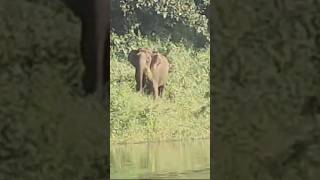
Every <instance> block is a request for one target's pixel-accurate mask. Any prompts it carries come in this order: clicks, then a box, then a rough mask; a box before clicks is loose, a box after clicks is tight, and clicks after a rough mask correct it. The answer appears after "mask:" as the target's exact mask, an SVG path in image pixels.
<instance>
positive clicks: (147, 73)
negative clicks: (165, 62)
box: [128, 48, 153, 93]
mask: <svg viewBox="0 0 320 180" xmlns="http://www.w3.org/2000/svg"><path fill="white" fill-rule="evenodd" d="M152 58H153V52H152V51H151V50H149V49H145V48H140V49H138V50H132V51H131V52H130V53H129V55H128V60H129V62H130V63H131V64H132V65H133V66H134V67H135V69H136V73H135V78H136V82H137V85H136V90H137V91H140V92H141V93H143V89H144V87H145V85H146V78H148V79H153V77H152V73H151V70H150V64H151V62H152Z"/></svg>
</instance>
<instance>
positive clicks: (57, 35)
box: [0, 0, 209, 180]
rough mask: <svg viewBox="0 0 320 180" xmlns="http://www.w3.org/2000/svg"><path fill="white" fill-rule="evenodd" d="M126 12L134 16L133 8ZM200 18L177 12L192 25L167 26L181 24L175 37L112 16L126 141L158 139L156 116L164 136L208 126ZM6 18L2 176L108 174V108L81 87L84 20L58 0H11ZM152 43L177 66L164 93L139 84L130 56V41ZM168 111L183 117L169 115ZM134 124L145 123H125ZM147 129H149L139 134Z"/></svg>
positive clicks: (1, 16) (1, 37) (0, 6)
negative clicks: (137, 88) (156, 96)
mask: <svg viewBox="0 0 320 180" xmlns="http://www.w3.org/2000/svg"><path fill="white" fill-rule="evenodd" d="M119 2H120V1H119ZM123 2H124V1H123ZM123 2H122V1H121V3H122V4H121V6H120V5H119V4H118V5H117V3H116V2H115V1H113V6H112V9H113V11H112V13H116V12H114V10H115V11H117V10H118V12H119V13H121V12H122V11H120V7H123ZM128 2H129V1H128ZM131 2H133V1H130V3H131ZM137 2H139V3H143V2H140V1H137ZM202 4H203V5H202V6H199V7H204V5H205V3H202ZM132 5H133V4H132ZM153 5H155V4H154V3H153ZM131 7H133V6H131ZM171 8H174V6H172V5H171ZM161 11H162V10H161ZM168 11H169V10H168ZM170 11H171V10H170ZM201 11H202V10H201ZM135 12H140V11H139V8H137V9H136V11H135ZM141 12H144V11H141ZM146 12H147V11H146ZM117 17H119V18H123V19H127V20H128V21H130V23H131V22H132V23H133V24H134V21H132V20H130V18H128V17H127V16H126V17H124V16H117ZM130 17H132V18H134V17H135V16H132V15H130ZM175 17H176V15H175ZM158 18H159V20H161V18H160V17H158ZM162 20H163V22H162V23H169V22H167V20H168V19H164V18H162ZM139 21H140V20H139ZM139 21H138V22H139ZM196 21H198V20H190V19H189V20H187V21H183V22H182V21H177V22H176V23H177V26H174V27H173V28H177V29H179V28H180V30H186V32H184V31H181V34H180V37H179V36H176V35H175V34H174V33H176V34H179V31H178V30H174V31H173V29H168V31H167V32H172V33H173V34H172V35H171V38H172V40H170V41H167V40H166V39H164V38H169V37H164V36H161V35H160V34H158V32H156V33H155V35H154V36H153V35H152V33H151V34H147V32H146V31H143V30H142V27H145V26H143V25H141V26H139V27H140V28H138V27H136V26H134V25H133V24H130V23H123V21H119V23H118V24H115V23H112V27H113V32H114V33H113V34H112V62H111V64H112V68H111V69H112V71H111V73H112V80H113V81H112V82H111V85H112V87H111V89H112V92H111V94H112V97H117V98H116V99H113V100H112V106H111V108H112V117H114V118H113V119H112V124H113V127H115V128H117V127H121V128H122V129H120V130H121V131H113V135H114V137H118V138H119V140H126V139H127V137H125V135H124V132H127V134H128V135H130V136H131V139H132V138H133V137H134V136H136V137H137V139H138V140H142V139H147V138H146V137H151V138H153V137H154V138H156V137H155V136H152V133H149V132H150V130H153V129H150V128H149V127H153V125H152V124H154V125H156V127H157V128H156V130H157V131H156V132H159V133H161V135H160V134H158V135H160V136H158V137H161V138H168V137H170V138H171V137H178V135H180V134H181V136H195V137H203V136H205V135H208V134H209V133H208V127H209V110H208V107H209V98H208V90H209V81H208V72H209V67H208V63H209V50H208V48H207V46H208V45H205V44H208V39H207V37H206V36H207V35H206V33H205V31H203V30H201V31H199V30H198V31H199V33H194V32H195V31H196V30H195V29H194V28H184V25H188V23H189V24H192V23H194V22H196ZM0 22H1V23H0V48H1V51H0V66H1V71H0V94H1V96H0V120H1V122H0V132H1V133H0V179H15V180H19V179H23V180H27V179H32V180H34V179H53V180H55V179H70V180H72V179H75V180H78V179H99V178H101V179H105V174H106V172H105V169H106V168H105V166H107V165H108V161H107V158H105V155H106V153H107V152H108V151H107V150H106V148H107V147H106V146H104V145H105V142H106V141H107V139H106V138H105V137H106V134H105V122H104V121H102V119H103V117H102V116H103V113H104V112H105V110H103V109H101V108H100V105H98V104H96V103H95V102H96V100H95V99H94V97H86V98H84V97H81V96H80V95H81V93H82V92H81V91H79V89H81V88H80V87H81V86H80V85H81V84H80V82H81V81H80V79H81V73H82V70H83V67H82V65H81V63H80V62H81V60H80V58H81V57H80V47H79V42H80V21H79V19H78V18H77V17H75V16H74V15H73V14H72V12H71V11H70V10H69V9H68V8H66V6H65V5H64V4H63V3H62V2H61V1H58V0H57V1H47V0H22V1H21V0H3V1H0ZM113 22H117V20H113ZM120 24H122V25H123V26H125V27H128V29H126V28H119V26H120ZM169 24H170V23H169ZM158 27H159V28H160V27H162V25H159V26H158ZM195 27H198V26H195ZM199 27H200V26H199ZM121 29H122V31H121V32H120V30H121ZM138 29H140V30H139V31H140V32H141V35H138V32H139V31H138ZM145 29H148V28H146V27H145ZM130 30H133V31H134V32H133V33H132V31H130ZM161 32H165V31H162V30H161ZM167 32H165V34H166V33H167ZM184 33H189V34H185V35H184ZM195 36H197V38H196V39H197V41H194V40H195V39H193V38H194V37H195ZM198 37H199V38H198ZM188 38H189V39H188ZM184 39H186V40H184ZM171 41H172V42H171ZM173 41H174V42H173ZM193 42H194V43H193ZM193 44H195V47H192V45H193ZM147 45H148V46H150V47H153V48H157V49H158V50H159V51H161V52H162V53H164V54H166V55H168V57H169V58H171V59H172V62H173V63H174V64H175V65H176V68H175V71H174V72H172V74H171V76H172V77H171V78H170V81H169V84H168V92H167V96H166V98H165V99H163V100H162V101H159V102H153V101H152V100H150V99H149V97H148V96H145V97H139V96H138V95H137V94H136V93H135V92H134V88H133V84H134V82H133V81H134V79H133V71H134V69H133V67H131V65H129V64H128V63H127V60H126V55H127V52H128V51H129V50H130V49H133V48H137V47H138V46H147ZM184 61H185V62H184ZM196 62H197V63H196ZM115 71H117V73H115ZM119 72H120V73H119ZM118 80H121V82H120V83H117V81H118ZM179 84H181V86H179ZM195 85H197V86H196V87H195ZM139 104H140V105H141V106H139ZM202 107H203V108H202ZM120 108H122V109H120ZM201 108H202V109H201ZM190 109H191V110H192V111H190ZM164 112H165V113H164ZM198 112H199V113H198ZM140 117H141V118H140ZM159 117H161V119H160V118H159ZM137 120H139V121H137ZM156 120H159V121H156ZM162 120H163V121H162ZM167 120H174V121H170V122H169V123H170V124H169V123H167V124H165V123H166V122H168V121H167ZM121 123H122V124H121ZM134 123H138V124H139V125H138V126H130V129H126V128H127V125H128V126H129V125H134ZM156 123H157V124H156ZM181 124H183V126H182V125H181ZM190 127H192V129H191V128H190ZM140 129H142V130H143V131H140ZM162 129H164V130H162ZM194 129H198V130H199V131H195V130H194ZM203 129H205V130H206V131H202V130H203ZM138 130H139V132H141V134H137V133H131V132H138ZM191 130H193V131H191ZM166 131H168V132H166ZM162 134H163V135H162ZM149 135H150V136H149Z"/></svg>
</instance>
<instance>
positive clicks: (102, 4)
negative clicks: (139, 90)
mask: <svg viewBox="0 0 320 180" xmlns="http://www.w3.org/2000/svg"><path fill="white" fill-rule="evenodd" d="M62 1H63V2H64V3H65V4H66V5H67V6H68V7H69V8H70V9H71V10H72V11H73V13H74V14H75V15H76V16H78V17H79V18H80V20H81V42H80V44H81V56H82V61H83V64H84V66H85V70H84V73H83V77H82V88H83V90H84V92H85V93H86V95H88V94H93V93H95V92H98V94H99V96H100V95H102V96H101V97H103V98H106V94H107V92H109V86H107V85H108V84H107V81H109V79H108V72H109V68H110V67H109V63H107V62H108V58H107V57H109V54H110V51H109V50H108V49H107V47H108V46H107V45H108V44H109V40H110V38H109V30H110V27H109V25H110V23H109V17H110V16H109V12H110V8H109V7H110V1H109V0H62ZM105 88H107V89H105Z"/></svg>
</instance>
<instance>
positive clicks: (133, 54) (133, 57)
mask: <svg viewBox="0 0 320 180" xmlns="http://www.w3.org/2000/svg"><path fill="white" fill-rule="evenodd" d="M138 53H139V51H138V50H132V51H130V53H129V55H128V60H129V62H130V63H131V64H132V65H133V66H134V67H136V64H137V58H138V56H137V54H138Z"/></svg>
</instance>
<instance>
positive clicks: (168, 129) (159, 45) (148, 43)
mask: <svg viewBox="0 0 320 180" xmlns="http://www.w3.org/2000/svg"><path fill="white" fill-rule="evenodd" d="M112 42H113V44H112V48H111V49H112V51H111V68H110V69H111V70H110V71H111V72H110V77H111V84H110V88H111V106H110V112H111V114H110V117H111V130H112V131H111V141H112V142H136V141H146V140H168V139H182V138H204V137H209V126H210V125H209V124H210V118H209V106H210V105H209V101H210V99H209V96H208V94H209V90H210V87H209V71H210V65H209V63H210V61H209V48H204V49H201V50H194V49H192V48H187V47H185V46H184V45H183V44H182V43H177V44H174V43H172V42H169V41H166V42H163V41H161V40H159V39H154V40H150V39H148V38H145V37H143V36H140V35H138V36H135V35H134V34H126V35H124V36H117V35H116V34H113V35H112ZM138 47H148V48H152V49H155V50H158V51H159V52H160V53H163V54H165V55H166V56H167V57H168V59H169V61H170V63H171V64H173V65H174V70H173V72H171V73H170V74H169V80H168V82H167V86H166V93H165V97H164V98H163V99H160V100H157V101H154V100H153V98H152V95H143V96H142V95H140V94H139V93H137V92H135V83H136V82H135V78H134V72H135V69H134V67H133V66H132V65H131V64H130V63H129V62H128V59H127V56H128V53H129V52H130V50H132V49H137V48H138Z"/></svg>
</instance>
